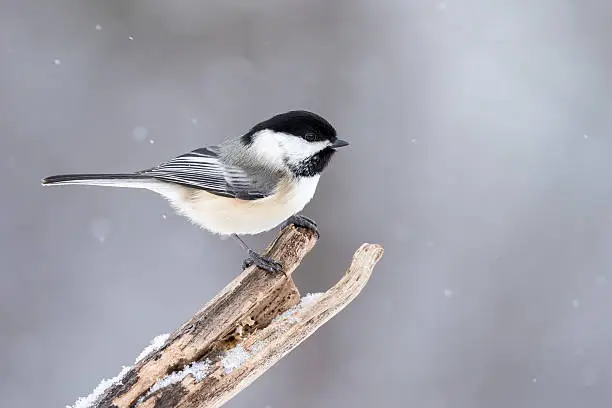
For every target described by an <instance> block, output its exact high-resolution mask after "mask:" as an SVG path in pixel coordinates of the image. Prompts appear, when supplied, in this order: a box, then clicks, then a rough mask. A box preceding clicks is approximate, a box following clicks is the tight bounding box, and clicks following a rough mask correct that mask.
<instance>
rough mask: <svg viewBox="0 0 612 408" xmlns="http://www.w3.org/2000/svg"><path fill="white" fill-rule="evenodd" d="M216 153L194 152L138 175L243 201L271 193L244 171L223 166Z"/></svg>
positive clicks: (207, 150) (210, 149)
mask: <svg viewBox="0 0 612 408" xmlns="http://www.w3.org/2000/svg"><path fill="white" fill-rule="evenodd" d="M219 153H220V152H219V148H218V147H217V146H210V147H205V148H201V149H197V150H194V151H192V152H189V153H186V154H183V155H181V156H178V157H176V158H175V159H172V160H170V161H168V162H166V163H163V164H160V165H159V166H156V167H153V168H151V169H147V170H143V171H141V172H139V173H138V174H142V175H145V176H150V177H153V178H155V179H158V180H163V181H168V182H171V183H177V184H181V185H184V186H187V187H191V188H196V189H200V190H205V191H208V192H209V193H212V194H216V195H219V196H223V197H232V198H240V199H243V200H256V199H260V198H264V197H267V196H269V195H270V194H272V192H273V191H272V190H271V189H270V188H269V187H266V186H264V185H263V184H262V183H258V181H257V178H256V177H251V176H249V174H248V172H247V171H246V170H244V169H242V168H240V167H238V166H232V165H228V164H225V163H224V162H223V161H222V160H221V159H220V157H219Z"/></svg>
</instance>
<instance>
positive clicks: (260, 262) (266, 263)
mask: <svg viewBox="0 0 612 408" xmlns="http://www.w3.org/2000/svg"><path fill="white" fill-rule="evenodd" d="M253 264H255V265H256V266H257V267H259V268H261V269H263V270H264V271H266V272H268V273H279V272H282V270H283V265H282V264H281V263H280V262H277V261H275V260H274V259H272V258H268V257H266V256H263V255H259V254H258V253H257V252H255V251H253V250H251V249H249V257H248V258H247V259H245V260H244V261H243V262H242V269H246V268H248V267H249V266H251V265H253Z"/></svg>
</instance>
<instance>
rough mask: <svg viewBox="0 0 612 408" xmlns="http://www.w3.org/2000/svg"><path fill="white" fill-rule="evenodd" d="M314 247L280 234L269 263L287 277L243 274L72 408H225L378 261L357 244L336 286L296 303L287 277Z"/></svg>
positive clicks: (293, 234)
mask: <svg viewBox="0 0 612 408" xmlns="http://www.w3.org/2000/svg"><path fill="white" fill-rule="evenodd" d="M315 242H316V237H315V236H314V234H313V233H311V232H310V231H307V230H304V229H301V228H295V227H293V226H290V227H287V228H285V229H284V230H283V231H282V232H281V233H280V235H279V236H278V237H277V238H276V239H275V240H274V242H273V243H272V244H271V245H270V247H269V248H268V250H267V255H268V256H271V257H272V258H274V259H277V260H279V261H280V262H282V263H283V265H284V266H285V268H284V269H285V272H286V275H284V274H269V273H266V272H264V271H262V270H261V269H258V268H256V267H254V266H252V267H250V268H247V269H246V270H244V271H243V272H242V273H241V274H240V275H239V276H238V277H236V278H235V279H234V280H233V281H232V282H231V283H230V284H229V285H227V286H226V287H225V288H224V289H223V290H222V291H221V292H220V293H219V294H217V295H216V296H215V297H214V298H213V299H212V300H211V301H210V302H209V303H208V304H207V305H206V306H204V307H203V308H202V309H200V310H199V311H198V312H197V313H196V314H195V315H194V316H193V317H192V318H191V319H190V320H189V321H188V322H186V323H185V324H183V325H182V326H181V327H180V328H178V329H177V330H176V331H174V333H172V334H171V335H170V336H168V337H167V339H166V340H165V342H164V343H163V345H159V346H158V347H156V349H154V350H153V351H152V352H150V353H149V354H148V355H146V356H144V357H143V358H141V359H138V360H137V361H136V363H135V365H134V366H133V367H131V368H129V369H125V370H124V371H123V372H122V373H121V375H120V376H118V377H116V378H115V379H113V380H109V381H108V382H109V383H110V384H111V385H110V386H109V387H107V388H106V389H104V390H98V392H97V394H92V395H90V396H89V397H88V399H82V400H80V401H77V404H76V405H75V407H86V406H92V407H96V408H103V407H104V408H115V407H117V408H128V407H136V406H138V407H139V408H161V407H167V408H169V407H182V408H183V407H184V408H196V407H198V408H212V407H219V406H221V405H223V404H224V403H225V402H227V401H228V400H229V399H231V398H232V397H233V396H235V395H236V394H237V393H238V392H240V391H241V390H242V389H244V388H245V387H247V386H248V385H249V384H251V383H252V382H253V381H254V380H255V379H256V378H257V377H259V376H260V375H262V374H263V373H264V372H265V371H266V370H267V369H269V368H270V367H271V366H272V365H274V364H275V363H276V362H277V361H279V360H280V359H281V358H282V357H283V356H285V355H286V354H287V353H289V352H290V351H291V350H293V349H294V348H295V347H297V346H298V345H299V344H300V343H301V342H302V341H304V340H305V339H306V338H307V337H308V336H310V335H311V334H313V333H314V332H315V331H316V330H317V329H318V328H319V327H321V326H322V325H323V324H324V323H325V322H327V321H328V320H329V319H331V318H332V317H333V316H334V315H335V314H336V313H338V312H339V311H340V310H342V309H343V308H344V307H345V306H346V305H347V304H348V303H349V302H351V301H352V300H353V299H354V298H355V297H356V296H357V295H358V294H359V292H360V291H361V290H362V289H363V287H364V286H365V285H366V283H367V281H368V279H369V277H370V275H371V273H372V270H373V268H374V265H375V264H376V263H377V262H378V260H379V259H380V257H381V256H382V253H383V250H382V247H380V246H378V245H373V244H363V245H362V246H361V247H360V248H359V249H358V250H357V252H355V254H354V256H353V261H352V263H351V265H350V266H349V268H348V269H347V271H346V274H345V275H344V277H343V278H342V279H341V280H340V281H339V282H338V283H337V284H336V285H334V286H333V287H332V288H330V289H329V290H328V291H327V292H325V293H323V294H318V295H312V296H306V297H305V298H302V299H300V294H299V291H298V289H297V287H296V286H295V284H294V282H293V279H292V278H291V274H292V273H293V271H294V270H295V269H296V268H297V266H298V265H299V264H300V262H301V261H302V259H303V258H304V256H305V255H306V254H307V253H308V252H309V251H310V250H311V249H312V247H313V246H314V244H315Z"/></svg>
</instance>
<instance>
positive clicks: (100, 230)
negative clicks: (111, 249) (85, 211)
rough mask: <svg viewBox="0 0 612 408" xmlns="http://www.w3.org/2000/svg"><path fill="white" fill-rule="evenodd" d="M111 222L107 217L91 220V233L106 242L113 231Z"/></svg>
mask: <svg viewBox="0 0 612 408" xmlns="http://www.w3.org/2000/svg"><path fill="white" fill-rule="evenodd" d="M111 229H112V228H111V223H110V221H109V220H108V219H107V218H102V217H99V218H95V219H94V220H93V221H92V222H91V233H92V234H93V236H94V237H95V238H96V239H97V240H98V241H100V242H105V241H106V239H107V238H108V236H109V235H110V233H111Z"/></svg>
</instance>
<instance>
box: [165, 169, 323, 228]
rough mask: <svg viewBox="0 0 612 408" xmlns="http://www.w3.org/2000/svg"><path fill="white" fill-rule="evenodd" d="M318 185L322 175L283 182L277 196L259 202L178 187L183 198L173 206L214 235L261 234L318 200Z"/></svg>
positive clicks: (176, 199) (273, 195)
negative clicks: (316, 197)
mask: <svg viewBox="0 0 612 408" xmlns="http://www.w3.org/2000/svg"><path fill="white" fill-rule="evenodd" d="M318 182H319V175H316V176H313V177H302V178H299V179H297V180H295V179H294V180H292V181H291V182H290V181H281V182H280V183H279V185H278V187H277V189H276V192H275V193H274V194H272V195H270V196H268V197H265V198H262V199H259V200H239V199H234V198H228V197H221V196H217V195H214V194H211V193H208V192H206V191H204V190H196V189H192V188H187V187H182V186H178V188H180V189H182V191H181V194H180V197H179V198H173V199H171V202H172V203H173V205H174V207H175V208H176V209H177V210H178V212H179V213H181V214H183V215H185V216H187V217H188V218H190V219H191V220H192V221H193V222H194V223H196V224H198V225H200V226H201V227H203V228H205V229H207V230H209V231H211V232H214V233H217V234H222V235H229V234H239V235H240V234H258V233H260V232H263V231H268V230H270V229H272V228H274V227H276V226H278V225H279V224H281V223H282V222H283V221H285V220H286V219H287V218H289V217H290V216H292V215H294V214H296V213H298V212H300V211H302V209H303V208H304V207H305V206H306V204H308V202H309V201H310V200H311V199H312V197H313V196H314V194H315V191H316V189H317V184H318Z"/></svg>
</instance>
